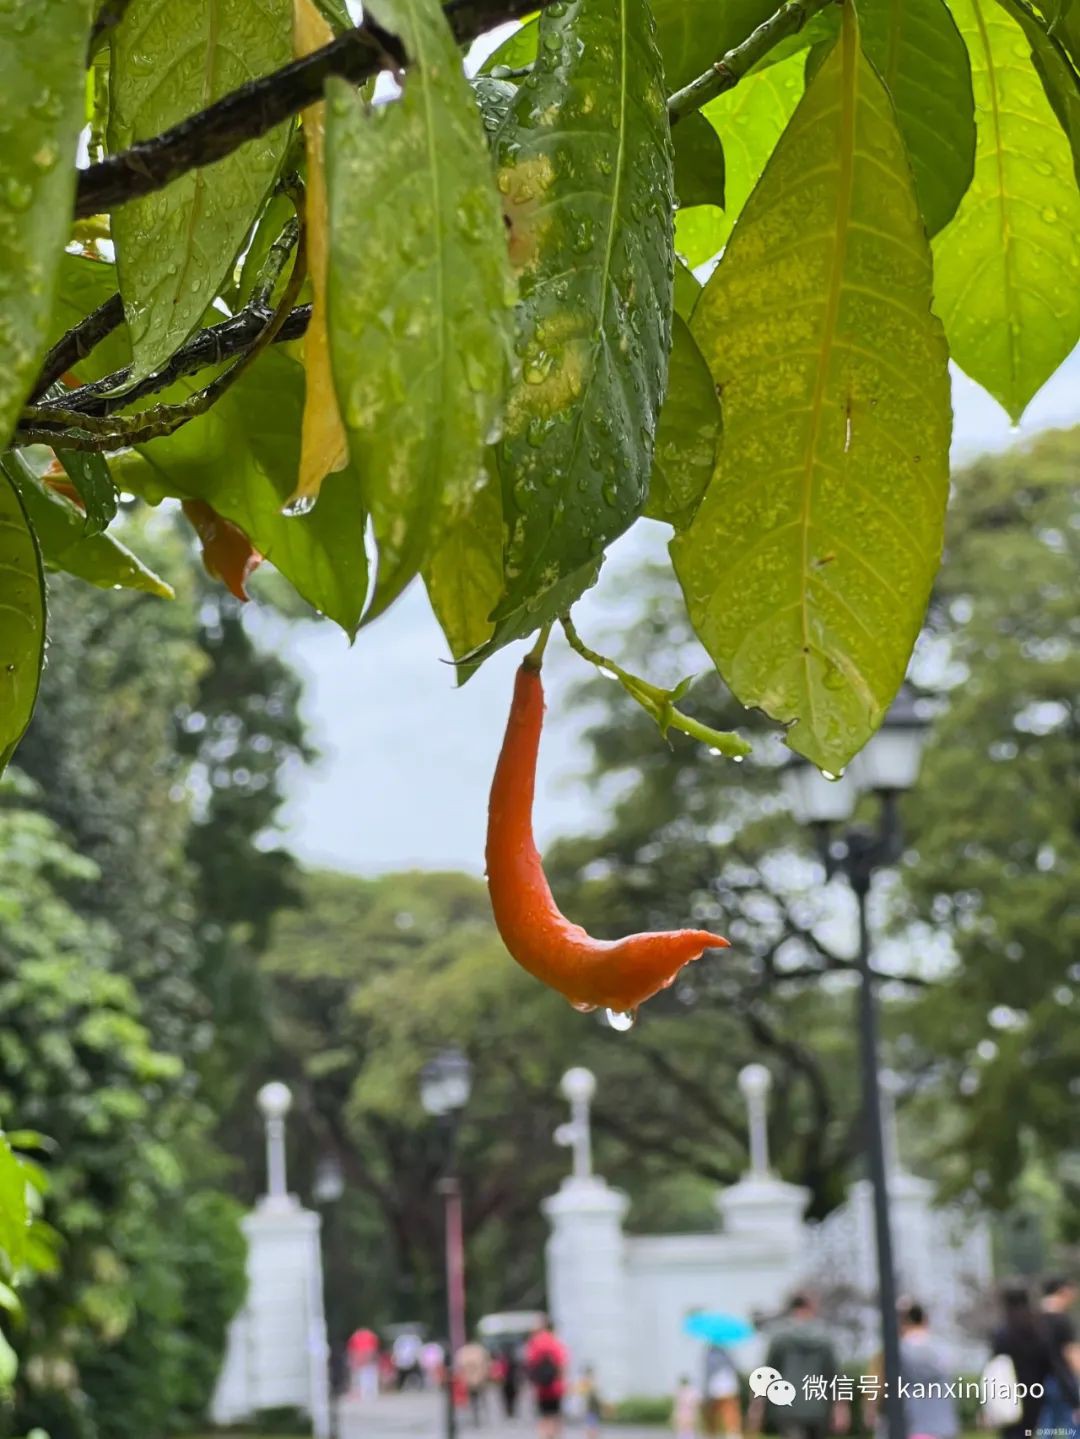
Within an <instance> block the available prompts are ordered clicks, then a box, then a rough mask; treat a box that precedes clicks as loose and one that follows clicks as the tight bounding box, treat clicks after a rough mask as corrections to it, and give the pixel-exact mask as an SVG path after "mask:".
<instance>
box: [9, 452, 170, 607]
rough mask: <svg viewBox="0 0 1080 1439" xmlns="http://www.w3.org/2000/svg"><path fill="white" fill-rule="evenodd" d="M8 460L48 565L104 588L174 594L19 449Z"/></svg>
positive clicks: (48, 567)
mask: <svg viewBox="0 0 1080 1439" xmlns="http://www.w3.org/2000/svg"><path fill="white" fill-rule="evenodd" d="M5 463H6V468H7V473H8V477H9V479H11V480H12V482H13V483H14V484H15V485H16V486H17V487H18V491H19V495H20V497H21V499H22V502H23V505H24V506H25V507H26V513H27V515H28V516H29V517H30V523H31V524H32V525H33V527H34V534H35V535H36V537H37V542H38V544H39V546H40V547H41V558H42V561H43V563H44V565H45V568H46V569H50V570H64V571H66V572H67V573H68V574H70V575H77V576H78V578H79V579H81V580H87V581H89V583H90V584H92V585H98V586H99V587H100V588H101V589H104V590H111V589H116V588H117V586H119V587H121V588H123V589H127V590H143V591H144V592H145V593H146V594H151V595H159V596H161V598H162V599H172V597H173V591H172V587H171V585H168V584H166V583H165V581H164V580H163V579H161V577H160V576H159V575H156V574H154V572H153V570H150V569H147V567H146V566H145V565H144V564H143V562H142V561H141V560H140V559H138V558H137V557H136V556H135V555H133V554H132V553H131V551H130V550H129V549H128V548H127V546H126V545H122V544H121V543H120V541H119V540H117V539H114V538H113V536H112V535H106V534H101V533H98V532H96V531H88V530H87V529H86V528H85V524H84V521H83V516H82V515H81V514H80V513H79V511H78V510H77V509H76V508H75V506H74V505H73V504H71V503H70V502H69V501H68V500H65V499H64V498H63V497H62V496H60V495H58V494H55V493H54V492H53V491H52V490H51V489H49V487H48V486H47V485H45V484H43V483H42V482H41V481H40V480H38V478H37V476H36V475H35V474H34V473H33V471H32V470H31V468H30V466H29V465H28V464H27V463H26V461H25V460H24V459H23V457H22V456H21V455H20V454H18V453H15V454H13V455H11V456H9V457H8V459H7V461H6V462H5Z"/></svg>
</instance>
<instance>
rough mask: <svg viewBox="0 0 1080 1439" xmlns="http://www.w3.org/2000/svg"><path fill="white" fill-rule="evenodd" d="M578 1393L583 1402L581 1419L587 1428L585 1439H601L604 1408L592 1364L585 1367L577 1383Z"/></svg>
mask: <svg viewBox="0 0 1080 1439" xmlns="http://www.w3.org/2000/svg"><path fill="white" fill-rule="evenodd" d="M577 1392H578V1397H579V1398H580V1400H581V1418H582V1422H583V1424H584V1428H585V1439H599V1434H600V1420H601V1418H602V1417H603V1409H604V1406H603V1401H602V1400H601V1398H600V1391H599V1389H598V1388H597V1385H596V1370H595V1369H594V1368H593V1367H592V1365H591V1364H587V1365H586V1366H585V1370H584V1372H583V1374H582V1376H581V1378H580V1379H579V1380H578V1383H577Z"/></svg>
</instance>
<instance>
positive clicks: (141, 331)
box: [109, 0, 292, 382]
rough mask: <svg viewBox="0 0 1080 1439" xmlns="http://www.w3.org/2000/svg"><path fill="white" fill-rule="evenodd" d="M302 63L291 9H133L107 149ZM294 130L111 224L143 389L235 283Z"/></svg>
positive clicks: (124, 29)
mask: <svg viewBox="0 0 1080 1439" xmlns="http://www.w3.org/2000/svg"><path fill="white" fill-rule="evenodd" d="M291 59H292V4H291V0H259V3H258V4H252V3H251V0H186V3H185V4H182V5H177V4H175V3H174V0H131V3H130V4H129V5H128V7H127V9H126V11H125V13H124V18H123V20H122V21H121V23H120V24H119V25H118V26H117V28H116V30H115V31H114V33H113V38H112V71H111V78H110V107H111V108H110V114H109V148H110V150H113V151H116V150H125V149H127V148H128V147H129V146H131V145H133V144H135V143H136V142H137V141H139V140H145V139H147V138H148V137H150V136H152V135H156V134H158V133H159V132H160V131H162V130H166V129H168V128H169V126H171V125H175V124H176V123H177V122H178V121H180V120H184V119H186V118H187V117H188V116H189V115H193V114H195V113H196V112H197V111H199V110H204V109H206V107H207V106H208V105H211V104H212V103H213V102H214V101H215V100H219V99H220V98H221V97H222V96H223V95H225V94H228V92H229V91H230V90H235V89H237V87H238V86H240V85H243V84H245V83H246V82H247V81H249V80H254V79H256V78H257V77H259V76H262V75H265V74H267V73H268V72H269V71H271V70H276V69H278V68H279V67H280V66H282V65H286V64H288V62H289V61H290V60H291ZM288 139H289V126H288V125H279V126H278V127H277V128H276V129H274V130H272V131H271V132H270V134H268V135H264V136H262V137H261V138H259V139H256V140H249V141H248V143H247V144H246V145H241V146H240V148H239V149H238V150H235V151H234V152H233V153H232V154H231V155H228V156H227V157H226V158H225V159H224V160H219V161H217V163H216V164H213V165H207V166H203V167H201V168H199V169H195V170H191V171H189V172H188V173H187V174H186V175H181V176H180V177H179V178H178V179H176V180H173V181H172V182H171V184H169V185H167V186H166V187H165V189H164V190H161V191H159V192H158V193H157V194H154V195H148V196H146V197H145V198H144V199H140V200H133V201H131V203H130V204H127V205H122V206H120V208H119V209H118V210H116V212H115V213H114V215H113V217H112V237H113V240H114V242H115V244H116V263H117V268H118V269H119V272H120V290H121V293H122V294H123V296H124V309H125V312H126V314H127V322H128V328H129V330H130V332H131V344H132V351H133V356H134V373H133V376H132V380H133V382H134V381H135V380H138V379H141V378H142V377H143V376H145V375H149V374H153V372H154V371H155V370H158V369H160V368H161V366H162V364H163V363H164V362H165V360H167V359H168V358H169V356H170V355H171V354H172V353H173V352H174V351H175V350H177V349H178V348H179V347H180V346H181V345H182V344H183V343H184V341H185V340H186V339H187V338H188V336H189V335H190V334H191V333H192V331H193V330H195V329H196V328H197V327H198V325H199V323H200V321H201V320H202V317H203V315H204V314H205V313H206V310H207V308H208V306H209V305H210V303H211V301H212V300H213V298H214V296H215V295H216V294H217V293H218V291H219V289H220V288H221V286H222V285H223V283H224V282H225V280H226V277H227V276H228V274H229V272H230V270H231V268H232V265H233V262H234V260H235V259H236V256H237V254H238V253H239V251H240V248H241V246H242V245H243V243H244V241H245V240H246V239H247V236H248V234H249V232H250V230H251V227H252V225H253V223H254V221H255V218H256V216H257V215H258V213H259V211H260V210H261V208H262V206H263V202H264V201H265V199H266V196H267V194H268V193H269V191H270V189H271V187H272V185H273V184H274V181H275V179H276V178H277V173H278V168H279V166H280V164H281V159H282V156H283V155H284V153H285V148H286V145H287V144H288Z"/></svg>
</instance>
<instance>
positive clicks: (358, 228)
mask: <svg viewBox="0 0 1080 1439" xmlns="http://www.w3.org/2000/svg"><path fill="white" fill-rule="evenodd" d="M368 10H369V13H371V14H373V15H374V17H375V18H376V19H377V20H378V22H379V23H380V24H382V25H384V26H386V27H387V28H388V29H391V30H393V31H394V32H395V33H396V34H399V35H400V36H401V38H402V39H403V41H404V43H405V47H406V50H407V51H408V53H409V55H410V56H412V57H413V59H414V61H415V63H414V64H413V65H412V66H411V67H410V69H409V72H408V76H407V78H406V80H405V87H404V91H403V93H402V96H401V99H400V100H397V101H395V102H393V103H391V104H388V105H385V106H381V107H379V108H378V109H377V110H375V111H369V110H368V108H367V107H366V106H365V105H364V104H363V102H362V101H361V100H360V99H359V98H358V97H357V96H356V95H355V93H354V92H353V91H352V90H351V89H350V87H349V86H348V85H346V84H345V83H344V82H339V83H337V84H336V85H334V86H333V87H332V88H330V89H328V92H327V93H328V96H329V99H328V102H327V128H326V147H327V149H326V154H327V178H328V182H329V190H330V280H329V320H330V349H331V356H332V359H333V366H334V380H335V383H336V385H337V390H338V397H339V400H340V402H341V412H342V416H343V418H344V420H345V425H346V428H347V430H348V432H349V448H350V452H351V454H352V457H353V460H354V463H355V465H356V469H357V472H358V473H359V474H360V475H361V476H362V477H363V488H364V496H365V501H366V503H367V506H368V508H369V510H370V512H371V516H372V521H373V525H374V529H375V537H376V541H377V545H378V569H377V573H376V585H375V592H374V594H373V596H372V599H371V604H370V607H369V614H368V618H374V617H375V615H377V614H379V613H381V612H382V611H383V610H384V609H386V607H387V606H388V605H389V604H390V603H391V602H392V601H393V600H394V598H395V597H396V596H397V595H398V594H399V593H400V592H401V590H402V589H403V588H404V586H405V585H406V584H408V582H409V581H410V580H411V579H412V577H413V576H414V575H415V574H417V572H418V571H419V570H420V568H421V567H422V565H423V564H424V563H425V561H426V560H427V559H428V557H429V556H430V555H431V554H432V553H433V552H434V551H435V549H436V548H437V547H438V545H439V543H440V541H441V540H442V537H443V535H444V534H445V533H446V531H447V529H448V528H449V527H450V526H452V525H453V524H455V523H456V522H457V521H459V520H461V519H462V518H464V517H465V516H466V515H468V513H469V511H470V508H471V505H472V502H473V500H474V498H475V495H476V493H477V490H478V488H479V486H480V481H481V478H482V471H483V457H484V449H485V447H486V445H487V443H488V440H489V437H490V435H491V432H492V430H493V428H494V426H495V425H496V422H497V420H498V417H499V412H500V409H501V406H502V399H503V394H504V390H505V383H506V376H507V373H508V369H509V357H510V353H511V350H510V341H511V331H512V318H511V310H510V306H511V304H512V301H513V296H514V289H513V283H512V279H511V276H510V271H509V266H508V263H507V259H506V240H505V231H504V226H503V219H502V215H501V214H500V213H499V205H498V199H497V196H496V194H495V190H494V187H493V185H492V183H491V161H490V157H489V155H488V152H487V148H486V145H485V139H484V130H483V126H482V124H481V121H480V115H479V113H478V110H477V106H476V102H475V100H474V99H473V96H472V94H471V92H470V89H469V86H468V83H467V82H466V80H465V78H464V76H463V74H462V72H461V63H460V56H459V53H458V48H457V44H456V42H455V41H454V38H453V36H452V34H451V32H450V29H449V26H448V24H447V22H446V20H445V18H444V17H443V14H442V9H441V6H440V5H439V3H438V0H377V3H375V4H371V5H369V7H368Z"/></svg>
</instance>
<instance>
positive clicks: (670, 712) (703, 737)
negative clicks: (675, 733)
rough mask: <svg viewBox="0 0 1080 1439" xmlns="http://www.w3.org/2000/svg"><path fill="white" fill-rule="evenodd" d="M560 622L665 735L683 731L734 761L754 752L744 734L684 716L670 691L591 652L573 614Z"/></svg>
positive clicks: (580, 648)
mask: <svg viewBox="0 0 1080 1439" xmlns="http://www.w3.org/2000/svg"><path fill="white" fill-rule="evenodd" d="M559 623H560V624H561V625H562V627H563V633H564V634H565V635H566V639H567V642H568V644H569V645H570V648H571V649H572V650H576V651H577V653H578V654H579V655H580V656H581V657H582V659H585V660H588V661H589V663H590V664H592V665H595V666H596V667H597V669H600V670H605V671H606V672H607V673H608V674H610V675H614V677H615V678H616V679H617V680H618V681H619V683H620V684H621V685H622V687H623V689H624V690H625V691H626V693H627V694H628V695H629V696H630V698H631V699H633V700H635V701H636V702H637V703H638V704H639V705H640V706H641V707H642V709H644V710H646V711H647V712H648V713H649V714H651V715H652V717H653V719H654V720H655V721H656V722H657V724H658V725H659V726H660V731H661V733H666V732H667V730H668V729H677V730H681V731H682V733H683V734H685V735H689V736H690V738H691V739H696V740H700V741H701V742H702V744H706V745H708V746H709V747H710V749H714V750H717V751H719V753H720V754H724V755H727V756H729V758H731V759H742V757H743V755H748V754H749V753H750V749H751V747H750V745H749V744H748V743H747V741H746V740H744V739H743V738H742V736H741V735H737V734H735V733H734V732H733V731H732V730H718V729H713V728H712V727H711V726H710V725H707V724H702V723H701V721H700V720H696V719H691V717H690V716H689V715H684V714H683V713H682V711H681V710H678V709H676V708H675V705H674V703H673V701H672V698H671V693H670V691H668V690H662V689H660V688H659V687H658V686H657V685H653V684H650V683H649V681H648V680H643V679H640V678H639V677H638V676H637V675H632V674H630V672H629V671H628V670H624V669H623V667H622V666H621V665H618V664H616V663H615V661H614V660H612V659H608V657H607V656H606V655H602V654H598V653H597V651H596V650H593V649H590V648H589V646H588V645H587V644H586V643H585V641H584V640H583V639H582V638H581V636H580V635H579V634H578V632H577V629H576V627H575V625H574V622H573V620H572V619H571V618H570V616H569V615H563V616H562V617H561V618H560V620H559Z"/></svg>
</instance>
